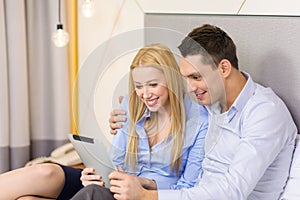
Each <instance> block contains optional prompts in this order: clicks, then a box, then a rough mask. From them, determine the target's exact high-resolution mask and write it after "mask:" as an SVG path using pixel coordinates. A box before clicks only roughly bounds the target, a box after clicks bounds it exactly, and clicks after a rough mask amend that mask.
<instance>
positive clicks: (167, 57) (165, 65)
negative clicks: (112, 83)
mask: <svg viewBox="0 0 300 200" xmlns="http://www.w3.org/2000/svg"><path fill="white" fill-rule="evenodd" d="M145 66H151V67H155V68H156V69H159V70H160V71H161V72H162V73H163V74H164V76H165V78H166V81H167V85H168V95H169V100H170V105H171V127H170V130H169V133H168V134H167V138H169V137H170V135H171V136H172V149H171V165H170V170H173V169H174V168H175V170H176V171H175V172H176V175H178V171H179V168H180V165H181V155H182V146H183V140H184V133H185V110H184V102H183V96H184V86H183V82H182V78H181V75H180V72H179V67H178V64H177V62H176V60H175V58H174V55H173V53H172V52H171V51H170V49H169V48H168V47H166V46H164V45H162V44H151V45H148V46H145V47H144V48H142V49H140V50H139V52H138V53H137V55H136V56H135V58H134V59H133V61H132V64H131V66H130V76H129V94H130V100H129V116H130V120H129V121H130V122H129V123H130V124H129V134H128V137H129V138H128V142H127V151H126V159H125V160H126V164H127V166H128V165H131V167H132V170H133V171H136V163H137V159H138V135H137V132H136V130H135V125H136V123H137V121H139V120H140V119H141V118H142V116H143V114H144V112H145V109H146V105H145V104H144V103H143V102H142V101H141V100H140V98H139V97H138V96H137V94H136V92H135V86H134V83H133V78H132V70H133V69H135V68H137V67H145ZM152 116H153V117H152ZM156 123H157V113H153V114H152V115H151V121H150V125H149V128H153V127H154V126H155V124H156ZM146 131H147V130H146Z"/></svg>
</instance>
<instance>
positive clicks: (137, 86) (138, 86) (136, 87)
mask: <svg viewBox="0 0 300 200" xmlns="http://www.w3.org/2000/svg"><path fill="white" fill-rule="evenodd" d="M142 87H143V86H141V85H136V86H135V89H137V90H139V89H142Z"/></svg>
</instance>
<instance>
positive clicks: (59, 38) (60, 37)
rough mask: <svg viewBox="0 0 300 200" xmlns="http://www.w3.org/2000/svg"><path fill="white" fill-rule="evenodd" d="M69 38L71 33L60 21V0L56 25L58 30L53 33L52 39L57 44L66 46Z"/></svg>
mask: <svg viewBox="0 0 300 200" xmlns="http://www.w3.org/2000/svg"><path fill="white" fill-rule="evenodd" d="M69 40H70V38H69V34H68V32H66V31H65V30H64V29H63V24H62V23H61V21H60V0H58V24H57V25H56V31H55V32H53V33H52V41H53V43H54V44H55V46H57V47H64V46H66V45H67V44H68V42H69Z"/></svg>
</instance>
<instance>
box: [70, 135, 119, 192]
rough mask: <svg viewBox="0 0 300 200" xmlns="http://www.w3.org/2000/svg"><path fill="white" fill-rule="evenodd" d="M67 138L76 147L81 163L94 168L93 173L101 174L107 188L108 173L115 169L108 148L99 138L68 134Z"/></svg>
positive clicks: (108, 185)
mask: <svg viewBox="0 0 300 200" xmlns="http://www.w3.org/2000/svg"><path fill="white" fill-rule="evenodd" d="M68 138H69V140H70V141H71V143H72V144H73V146H74V148H75V149H76V151H77V153H78V155H79V156H80V158H81V160H82V162H83V164H84V165H85V166H86V167H92V168H94V169H95V174H99V175H101V176H102V180H103V181H104V182H105V187H107V188H109V187H110V184H109V179H108V175H109V174H110V173H111V172H112V171H114V170H116V167H115V165H114V164H113V162H112V160H111V158H110V155H109V153H108V150H107V148H106V146H105V145H104V143H103V142H102V141H101V140H100V139H99V138H90V137H86V136H79V135H74V134H71V133H70V134H68Z"/></svg>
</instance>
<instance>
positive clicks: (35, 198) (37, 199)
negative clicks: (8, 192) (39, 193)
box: [17, 196, 55, 200]
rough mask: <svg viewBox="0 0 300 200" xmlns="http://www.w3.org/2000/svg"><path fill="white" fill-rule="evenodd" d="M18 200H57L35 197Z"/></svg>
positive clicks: (19, 199)
mask: <svg viewBox="0 0 300 200" xmlns="http://www.w3.org/2000/svg"><path fill="white" fill-rule="evenodd" d="M17 200H55V199H49V198H43V197H35V196H24V197H20V198H18V199H17Z"/></svg>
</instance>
